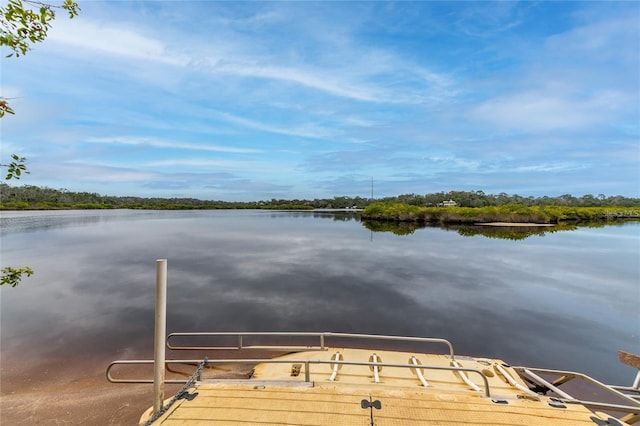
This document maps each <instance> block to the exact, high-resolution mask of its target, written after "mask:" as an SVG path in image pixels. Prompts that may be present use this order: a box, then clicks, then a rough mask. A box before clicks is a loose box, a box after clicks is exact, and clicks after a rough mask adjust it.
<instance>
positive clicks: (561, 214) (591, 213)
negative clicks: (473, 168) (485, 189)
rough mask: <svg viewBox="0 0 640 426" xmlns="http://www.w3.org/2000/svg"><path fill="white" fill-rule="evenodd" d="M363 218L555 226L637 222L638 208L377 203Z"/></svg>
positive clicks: (639, 211)
mask: <svg viewBox="0 0 640 426" xmlns="http://www.w3.org/2000/svg"><path fill="white" fill-rule="evenodd" d="M361 216H362V218H363V219H367V220H382V221H395V222H417V223H428V224H447V223H457V224H475V223H490V222H508V223H540V224H556V223H559V222H563V221H596V220H614V219H640V206H638V207H571V206H525V205H522V204H505V205H501V206H487V207H421V206H414V205H410V204H404V203H388V202H378V203H372V204H370V205H369V206H367V208H366V209H364V211H363V212H362V214H361Z"/></svg>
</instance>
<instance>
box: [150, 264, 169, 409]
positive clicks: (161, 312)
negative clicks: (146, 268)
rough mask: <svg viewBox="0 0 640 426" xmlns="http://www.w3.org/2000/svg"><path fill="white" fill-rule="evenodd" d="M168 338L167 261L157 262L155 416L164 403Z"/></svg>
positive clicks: (154, 356)
mask: <svg viewBox="0 0 640 426" xmlns="http://www.w3.org/2000/svg"><path fill="white" fill-rule="evenodd" d="M166 336H167V259H158V260H156V320H155V337H154V351H153V414H154V415H155V414H156V413H158V412H159V411H160V410H161V409H162V403H163V402H164V373H165V349H164V348H165V339H166Z"/></svg>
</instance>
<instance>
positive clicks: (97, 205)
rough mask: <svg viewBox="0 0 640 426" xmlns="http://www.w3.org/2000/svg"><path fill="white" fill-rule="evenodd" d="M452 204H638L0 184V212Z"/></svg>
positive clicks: (464, 194) (633, 201)
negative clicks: (255, 196)
mask: <svg viewBox="0 0 640 426" xmlns="http://www.w3.org/2000/svg"><path fill="white" fill-rule="evenodd" d="M449 200H453V201H455V202H456V204H457V206H459V207H490V206H502V205H508V204H520V205H525V206H570V207H609V206H610V207H634V206H636V207H637V206H640V199H639V198H628V197H623V196H620V195H616V196H605V195H604V194H599V195H597V196H594V195H591V194H587V195H583V196H581V197H574V196H572V195H570V194H565V195H560V196H558V197H548V196H544V197H538V198H535V197H522V196H519V195H508V194H506V193H500V194H497V195H494V194H485V193H484V192H483V191H450V192H438V193H432V194H425V195H419V194H404V195H398V196H396V197H385V198H378V199H375V200H372V199H370V198H363V197H346V196H342V197H333V198H323V199H317V198H316V199H314V200H301V199H293V200H286V199H275V198H272V199H270V200H262V201H251V202H232V201H213V200H200V199H197V198H160V197H151V198H146V197H132V196H126V197H116V196H109V195H100V194H97V193H95V192H73V191H69V190H67V189H52V188H47V187H39V186H34V185H23V186H10V185H8V184H6V183H0V209H5V210H21V209H118V208H125V209H158V210H163V209H313V208H316V209H318V208H333V209H345V208H358V209H363V208H365V207H367V206H368V205H369V204H370V203H372V202H373V201H383V202H389V203H403V204H409V205H414V206H421V207H432V206H438V205H441V204H442V203H443V202H444V201H449Z"/></svg>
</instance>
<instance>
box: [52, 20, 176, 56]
mask: <svg viewBox="0 0 640 426" xmlns="http://www.w3.org/2000/svg"><path fill="white" fill-rule="evenodd" d="M49 40H50V41H52V42H54V43H60V44H64V45H66V46H69V47H71V48H72V49H75V48H78V49H82V50H90V51H94V52H96V53H100V54H108V55H115V56H124V57H129V58H132V59H142V60H149V61H154V62H162V63H165V64H171V65H181V66H184V65H186V63H187V58H185V57H181V56H177V55H175V54H171V53H173V52H171V53H170V52H168V51H167V46H166V45H165V44H164V43H163V42H161V41H160V40H157V39H154V38H151V37H147V36H144V35H142V34H140V33H139V32H138V31H136V30H134V29H132V28H130V27H127V26H124V25H120V24H112V23H105V22H101V21H95V20H92V19H90V18H83V19H73V20H71V21H69V22H68V23H66V25H56V26H54V27H53V28H52V29H51V31H50V33H49Z"/></svg>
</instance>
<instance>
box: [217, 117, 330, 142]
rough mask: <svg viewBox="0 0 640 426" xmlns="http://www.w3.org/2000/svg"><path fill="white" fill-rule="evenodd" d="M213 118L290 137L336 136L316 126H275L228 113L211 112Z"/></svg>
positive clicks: (328, 130) (327, 129)
mask: <svg viewBox="0 0 640 426" xmlns="http://www.w3.org/2000/svg"><path fill="white" fill-rule="evenodd" d="M210 115H211V116H212V117H215V118H218V119H221V120H224V121H227V122H229V123H232V124H235V125H238V126H241V127H247V128H250V129H255V130H261V131H264V132H268V133H276V134H281V135H289V136H300V137H305V138H328V137H332V136H335V130H333V129H329V128H322V127H320V126H317V125H314V124H307V125H305V126H303V127H297V126H296V125H288V126H282V127H278V126H273V125H269V124H265V123H262V122H259V121H256V120H250V119H248V118H244V117H238V116H237V115H233V114H230V113H227V112H221V111H210Z"/></svg>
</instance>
